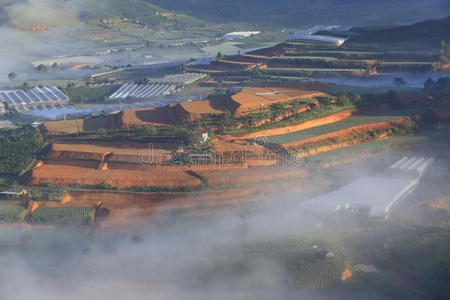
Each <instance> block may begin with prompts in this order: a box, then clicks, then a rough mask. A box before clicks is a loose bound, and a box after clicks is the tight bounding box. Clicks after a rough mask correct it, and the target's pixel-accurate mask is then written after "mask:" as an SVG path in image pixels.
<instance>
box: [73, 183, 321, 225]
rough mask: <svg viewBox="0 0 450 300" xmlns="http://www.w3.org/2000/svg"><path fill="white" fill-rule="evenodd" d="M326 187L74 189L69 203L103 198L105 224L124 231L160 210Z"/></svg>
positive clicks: (195, 211) (221, 208)
mask: <svg viewBox="0 0 450 300" xmlns="http://www.w3.org/2000/svg"><path fill="white" fill-rule="evenodd" d="M320 188H323V186H319V185H317V184H314V183H312V182H311V181H310V180H308V179H305V180H301V181H298V182H295V183H287V182H282V183H272V184H270V183H267V184H263V185H255V186H250V187H244V188H239V189H226V190H215V191H205V192H194V193H173V194H160V193H134V192H117V191H71V192H70V193H69V194H70V198H71V199H70V201H69V202H68V203H66V204H65V205H66V206H95V205H97V203H98V202H99V201H101V202H102V206H101V207H102V208H103V209H106V210H107V211H108V212H109V215H108V217H107V219H106V220H102V221H101V226H102V227H108V228H115V229H114V230H123V228H124V227H121V226H123V225H124V224H127V225H129V224H130V223H131V224H133V223H139V222H148V220H149V219H148V217H149V216H151V215H157V214H159V213H163V212H168V213H169V214H170V213H171V212H177V213H181V215H182V216H194V215H209V214H216V213H224V212H227V211H230V210H231V209H234V208H236V207H238V205H240V204H242V203H264V202H271V201H276V199H277V198H276V197H274V195H277V194H278V193H280V192H283V193H286V192H289V193H298V192H301V191H307V190H317V189H320Z"/></svg>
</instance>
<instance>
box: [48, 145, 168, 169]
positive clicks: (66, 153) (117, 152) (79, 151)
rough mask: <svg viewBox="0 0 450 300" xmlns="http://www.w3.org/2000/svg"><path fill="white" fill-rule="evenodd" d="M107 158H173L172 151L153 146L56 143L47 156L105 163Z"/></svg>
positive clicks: (141, 160)
mask: <svg viewBox="0 0 450 300" xmlns="http://www.w3.org/2000/svg"><path fill="white" fill-rule="evenodd" d="M142 146H144V144H142ZM105 158H107V160H108V161H124V162H134V163H153V164H156V163H167V162H168V161H169V160H170V158H171V151H169V150H164V149H158V148H154V147H153V145H148V146H146V148H144V147H142V148H135V147H113V146H109V147H107V146H97V145H93V144H58V143H55V144H53V146H52V150H51V151H50V152H49V153H48V155H47V159H48V160H74V159H92V160H99V161H103V160H105Z"/></svg>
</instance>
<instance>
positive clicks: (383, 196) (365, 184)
mask: <svg viewBox="0 0 450 300" xmlns="http://www.w3.org/2000/svg"><path fill="white" fill-rule="evenodd" d="M432 163H433V159H432V158H429V159H425V158H416V157H412V158H407V157H404V158H402V159H400V160H399V161H397V162H396V163H394V164H393V165H392V166H390V167H389V168H388V169H387V170H386V172H385V174H382V176H371V177H369V176H368V177H362V178H360V179H358V180H357V181H355V182H352V183H350V184H349V185H346V186H344V187H343V188H341V189H339V190H337V191H334V192H332V193H329V194H327V195H324V196H320V197H317V198H314V199H310V200H306V201H304V202H303V203H302V205H301V207H302V208H303V209H305V210H307V211H312V212H316V213H320V214H331V213H335V212H339V211H350V212H352V211H358V210H360V209H365V208H367V209H369V211H370V212H369V215H370V216H371V217H377V218H388V216H389V214H390V213H391V212H392V209H393V208H394V207H395V206H396V205H397V204H398V202H399V201H400V200H401V199H404V198H405V197H406V196H407V195H409V194H410V193H411V192H412V191H413V190H414V189H415V187H416V186H417V184H418V183H419V181H420V178H421V175H422V174H423V172H424V171H425V170H426V169H427V168H428V167H429V166H430V165H431V164H432Z"/></svg>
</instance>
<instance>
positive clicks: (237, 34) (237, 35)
mask: <svg viewBox="0 0 450 300" xmlns="http://www.w3.org/2000/svg"><path fill="white" fill-rule="evenodd" d="M260 33H261V32H260V31H234V32H230V33H227V34H225V35H224V36H223V38H224V39H227V40H233V39H244V38H248V37H250V36H252V35H257V34H260Z"/></svg>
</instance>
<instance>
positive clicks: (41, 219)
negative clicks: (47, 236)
mask: <svg viewBox="0 0 450 300" xmlns="http://www.w3.org/2000/svg"><path fill="white" fill-rule="evenodd" d="M92 213H93V208H92V207H38V208H37V209H36V210H35V211H34V212H33V213H32V214H31V217H30V223H31V224H53V225H87V224H91V223H92V216H91V215H92Z"/></svg>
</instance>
